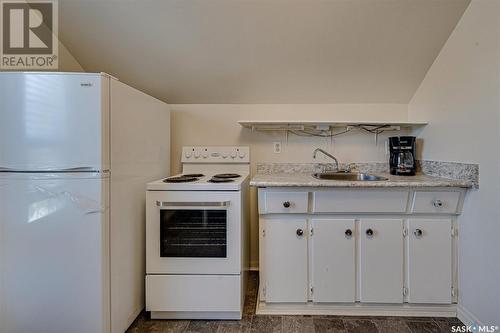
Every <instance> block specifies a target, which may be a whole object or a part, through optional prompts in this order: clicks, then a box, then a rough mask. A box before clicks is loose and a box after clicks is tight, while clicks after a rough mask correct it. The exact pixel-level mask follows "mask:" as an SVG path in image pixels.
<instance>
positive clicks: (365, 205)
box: [313, 189, 409, 213]
mask: <svg viewBox="0 0 500 333" xmlns="http://www.w3.org/2000/svg"><path fill="white" fill-rule="evenodd" d="M408 196H409V191H408V190H353V189H338V190H331V191H317V192H314V194H313V212H314V213H404V212H406V206H407V204H408Z"/></svg>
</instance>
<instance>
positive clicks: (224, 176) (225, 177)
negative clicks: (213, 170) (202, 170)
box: [214, 173, 241, 179]
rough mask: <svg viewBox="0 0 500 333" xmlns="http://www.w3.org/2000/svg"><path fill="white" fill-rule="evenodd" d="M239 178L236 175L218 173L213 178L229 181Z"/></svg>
mask: <svg viewBox="0 0 500 333" xmlns="http://www.w3.org/2000/svg"><path fill="white" fill-rule="evenodd" d="M238 177H241V176H240V175H238V174H237V173H219V174H216V175H214V178H221V179H230V178H238Z"/></svg>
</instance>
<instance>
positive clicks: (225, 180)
mask: <svg viewBox="0 0 500 333" xmlns="http://www.w3.org/2000/svg"><path fill="white" fill-rule="evenodd" d="M208 181H209V182H210V183H230V182H232V181H234V180H233V179H230V178H219V177H215V176H214V177H213V178H212V179H209V180H208Z"/></svg>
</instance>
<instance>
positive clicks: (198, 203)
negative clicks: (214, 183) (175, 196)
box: [156, 201, 231, 207]
mask: <svg viewBox="0 0 500 333" xmlns="http://www.w3.org/2000/svg"><path fill="white" fill-rule="evenodd" d="M230 203H231V201H210V202H202V201H193V202H187V201H182V202H174V201H156V206H158V207H228V206H229V204H230Z"/></svg>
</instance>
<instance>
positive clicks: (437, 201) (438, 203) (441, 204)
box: [432, 200, 443, 208]
mask: <svg viewBox="0 0 500 333" xmlns="http://www.w3.org/2000/svg"><path fill="white" fill-rule="evenodd" d="M432 205H433V206H434V207H436V208H440V207H443V202H442V201H441V200H434V201H433V202H432Z"/></svg>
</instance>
